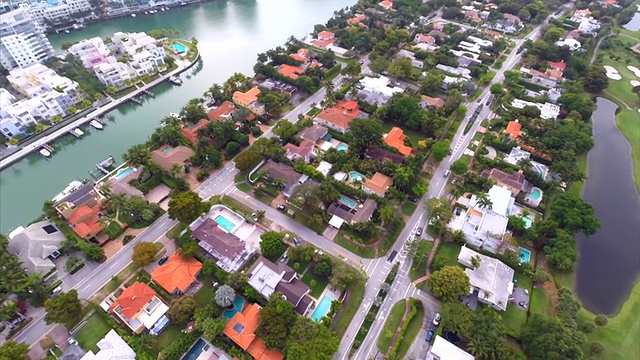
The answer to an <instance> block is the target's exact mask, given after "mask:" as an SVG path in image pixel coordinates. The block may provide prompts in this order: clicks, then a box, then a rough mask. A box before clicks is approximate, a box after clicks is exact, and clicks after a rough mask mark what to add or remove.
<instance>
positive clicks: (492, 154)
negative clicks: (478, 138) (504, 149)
mask: <svg viewBox="0 0 640 360" xmlns="http://www.w3.org/2000/svg"><path fill="white" fill-rule="evenodd" d="M484 148H485V149H487V151H488V152H489V153H488V154H487V155H486V157H488V158H489V159H491V160H493V159H495V158H496V155H498V153H497V152H496V149H494V148H492V147H491V146H485V147H484Z"/></svg>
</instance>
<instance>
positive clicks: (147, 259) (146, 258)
mask: <svg viewBox="0 0 640 360" xmlns="http://www.w3.org/2000/svg"><path fill="white" fill-rule="evenodd" d="M155 255H156V247H155V245H154V244H153V243H150V242H146V241H142V242H139V243H137V244H136V245H135V246H134V247H133V255H131V261H133V263H134V264H136V265H138V266H140V267H143V266H147V265H149V264H151V262H152V261H153V258H154V256H155Z"/></svg>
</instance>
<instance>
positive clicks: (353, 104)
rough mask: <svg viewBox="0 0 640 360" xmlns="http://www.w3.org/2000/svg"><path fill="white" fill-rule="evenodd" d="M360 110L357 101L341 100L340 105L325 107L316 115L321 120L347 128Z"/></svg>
mask: <svg viewBox="0 0 640 360" xmlns="http://www.w3.org/2000/svg"><path fill="white" fill-rule="evenodd" d="M359 113H360V110H359V108H358V102H357V101H353V100H352V101H341V102H339V103H338V105H336V106H334V107H331V108H328V109H324V110H322V112H320V114H318V115H317V116H316V117H317V118H318V119H320V120H323V121H326V122H329V123H332V124H334V125H336V126H338V127H340V128H343V129H347V128H349V124H350V123H351V121H353V119H355V118H356V117H357V116H358V114H359Z"/></svg>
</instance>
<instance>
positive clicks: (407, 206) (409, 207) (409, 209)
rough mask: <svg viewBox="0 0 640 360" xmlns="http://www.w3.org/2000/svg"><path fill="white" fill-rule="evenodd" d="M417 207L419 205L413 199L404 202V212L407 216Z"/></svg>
mask: <svg viewBox="0 0 640 360" xmlns="http://www.w3.org/2000/svg"><path fill="white" fill-rule="evenodd" d="M417 207H418V206H417V205H416V204H414V203H412V202H411V201H405V202H404V204H402V213H403V214H404V215H406V216H411V215H413V212H414V211H416V208H417Z"/></svg>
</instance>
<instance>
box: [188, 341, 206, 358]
mask: <svg viewBox="0 0 640 360" xmlns="http://www.w3.org/2000/svg"><path fill="white" fill-rule="evenodd" d="M209 348H210V346H209V344H207V343H206V342H205V341H204V340H202V339H198V341H196V343H195V344H193V346H192V347H191V349H189V351H188V352H187V353H186V354H185V355H184V356H183V357H182V360H196V359H197V358H198V357H199V356H200V354H202V353H203V352H205V351H207V350H209Z"/></svg>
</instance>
